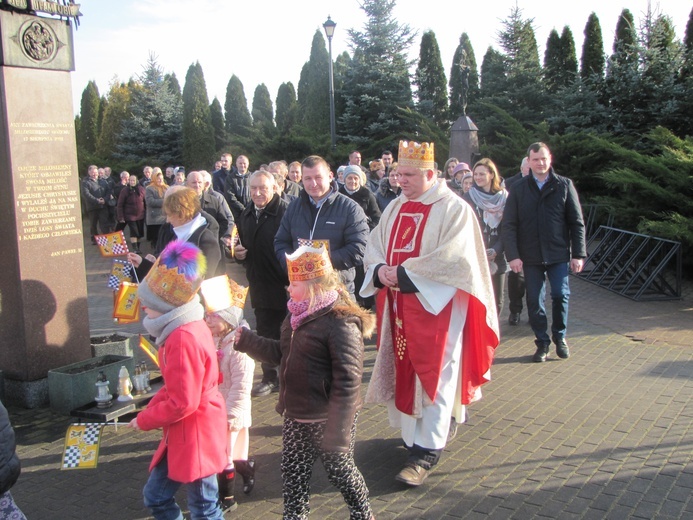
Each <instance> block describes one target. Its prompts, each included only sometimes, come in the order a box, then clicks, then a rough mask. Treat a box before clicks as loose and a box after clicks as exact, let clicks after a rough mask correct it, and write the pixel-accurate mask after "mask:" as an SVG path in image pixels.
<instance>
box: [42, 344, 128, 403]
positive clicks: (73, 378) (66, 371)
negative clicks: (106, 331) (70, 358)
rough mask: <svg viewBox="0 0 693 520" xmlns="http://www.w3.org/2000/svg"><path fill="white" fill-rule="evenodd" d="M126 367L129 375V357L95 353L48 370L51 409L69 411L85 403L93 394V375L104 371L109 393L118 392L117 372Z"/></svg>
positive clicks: (94, 394) (94, 391)
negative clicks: (92, 356)
mask: <svg viewBox="0 0 693 520" xmlns="http://www.w3.org/2000/svg"><path fill="white" fill-rule="evenodd" d="M123 365H124V366H125V367H126V368H127V369H128V372H130V374H134V373H135V360H134V358H133V357H132V356H115V355H107V356H98V357H94V358H91V359H87V360H85V361H80V362H78V363H72V364H71V365H66V366H64V367H59V368H54V369H53V370H49V371H48V397H49V400H50V406H51V409H52V410H53V411H55V412H58V413H65V414H69V413H70V412H71V411H72V410H74V409H75V408H77V407H79V406H84V405H85V404H88V403H90V402H92V401H93V400H94V397H95V396H96V376H98V375H99V371H101V370H103V372H104V374H106V378H107V379H108V381H109V383H110V384H109V385H108V388H109V391H110V393H111V394H116V393H118V372H120V367H121V366H123Z"/></svg>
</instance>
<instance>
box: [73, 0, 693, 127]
mask: <svg viewBox="0 0 693 520" xmlns="http://www.w3.org/2000/svg"><path fill="white" fill-rule="evenodd" d="M77 3H80V4H81V12H82V14H83V16H82V17H81V18H80V26H79V27H78V28H77V29H76V30H74V45H75V65H76V70H75V72H73V73H72V90H73V103H74V109H75V113H78V112H79V103H80V98H81V95H82V91H83V90H84V88H85V87H86V85H87V83H88V82H89V81H90V80H94V81H96V84H97V86H98V88H99V93H100V94H101V95H105V94H107V92H108V89H109V86H110V84H111V83H112V82H113V81H114V79H116V78H117V80H118V81H127V80H128V79H129V78H130V77H137V76H138V75H139V74H141V73H142V71H143V68H144V66H145V64H146V62H147V59H148V57H149V55H150V53H153V54H154V55H155V56H156V60H157V62H158V63H159V65H160V66H161V68H162V69H163V70H164V72H165V73H170V72H174V73H175V74H176V76H177V77H178V81H179V82H180V84H181V88H182V87H183V84H184V81H185V75H186V73H187V70H188V67H189V66H190V65H191V64H192V63H194V62H195V61H199V62H200V64H201V65H202V70H203V72H204V75H205V80H206V84H207V92H208V94H209V100H210V102H211V101H212V99H213V98H214V97H215V96H216V97H218V98H219V101H220V102H221V104H222V106H223V105H224V99H225V96H226V86H227V84H228V82H229V79H230V78H231V76H232V75H233V74H235V75H236V76H238V77H239V78H240V80H241V82H242V83H243V86H244V90H245V95H246V98H247V99H248V104H251V103H252V98H253V93H254V91H255V88H256V87H257V85H259V84H260V83H264V84H265V85H266V86H267V88H268V90H269V92H270V96H271V98H272V100H273V101H274V100H275V99H276V96H277V91H278V89H279V86H280V85H281V84H282V83H284V82H287V81H291V82H292V83H293V84H294V87H297V86H298V79H299V76H300V73H301V68H302V67H303V64H304V63H305V62H306V61H308V59H309V57H310V47H311V43H312V40H313V35H314V34H315V31H316V30H320V31H321V32H323V29H322V24H323V23H324V22H325V20H327V17H328V16H331V18H332V20H333V21H335V22H336V23H337V26H336V30H335V34H334V37H333V39H332V54H333V58H336V57H337V55H338V54H340V53H342V52H344V51H345V50H346V51H349V38H348V33H347V31H348V29H356V30H362V29H363V27H364V25H365V23H366V20H367V18H366V15H365V13H364V11H363V10H362V9H361V8H360V2H359V1H358V0H294V1H286V0H265V1H262V0H195V2H192V1H190V0H118V1H116V0H82V1H81V2H80V1H79V0H77ZM516 3H517V5H518V6H519V8H520V9H522V15H523V17H524V18H532V19H534V27H535V35H536V38H537V43H538V45H539V53H540V58H541V60H542V62H543V55H544V49H545V45H546V40H547V38H548V36H549V33H550V32H551V30H552V29H554V28H555V29H556V30H557V31H558V32H559V34H560V33H561V31H562V30H563V27H564V26H565V25H568V26H569V27H570V29H571V30H572V32H573V36H574V38H575V44H576V49H577V54H578V59H579V56H580V54H581V49H582V41H583V31H584V28H585V24H586V23H587V18H588V17H589V15H590V13H591V12H595V13H596V14H597V16H598V17H599V21H600V24H601V28H602V35H603V39H604V44H605V52H607V53H609V52H610V50H611V46H612V43H613V38H614V31H615V28H616V22H617V21H618V16H619V14H620V13H621V10H622V9H624V8H628V9H629V10H630V11H631V13H633V15H634V17H635V21H636V23H637V24H639V23H640V21H641V20H642V19H643V14H644V13H645V12H646V10H647V6H648V3H650V2H648V1H647V0H582V1H578V2H573V1H565V0H548V1H547V0H485V1H482V2H478V1H469V0H458V1H455V0H427V1H425V2H424V1H414V0H398V1H397V2H396V5H395V7H394V10H393V17H394V18H395V19H396V20H397V21H398V22H400V23H403V24H408V25H409V26H410V27H411V28H412V29H413V30H415V31H416V32H417V33H418V34H417V36H416V38H415V40H414V44H413V45H412V47H411V49H410V58H412V59H416V58H417V57H418V53H419V48H420V44H421V35H422V34H423V33H424V32H426V31H428V30H433V31H434V32H435V35H436V38H437V40H438V45H439V47H440V52H441V58H442V61H443V66H444V68H445V71H446V75H447V76H449V73H450V67H451V65H452V57H453V54H454V52H455V49H456V48H457V45H458V44H459V39H460V36H461V35H462V33H463V32H466V33H467V34H468V35H469V38H470V40H471V42H472V46H473V48H474V53H475V56H476V60H477V63H478V64H479V66H480V65H481V61H482V59H483V56H484V54H485V53H486V50H487V48H488V47H489V46H493V47H494V48H495V49H497V50H500V46H499V45H498V42H497V35H498V32H499V31H500V30H501V29H502V24H501V22H502V20H504V19H506V18H507V17H508V15H509V14H510V11H511V9H512V8H513V7H514V6H515V5H516ZM651 5H652V10H653V11H654V12H661V13H663V14H666V15H668V16H670V17H671V18H672V20H673V22H674V26H675V29H676V33H677V36H678V37H679V38H680V39H683V35H684V32H685V27H686V23H687V21H688V17H689V14H690V12H691V9H692V8H693V1H692V2H687V1H685V0H660V1H659V2H657V1H656V0H653V1H652V2H651ZM323 35H324V33H323ZM325 41H326V42H327V39H325Z"/></svg>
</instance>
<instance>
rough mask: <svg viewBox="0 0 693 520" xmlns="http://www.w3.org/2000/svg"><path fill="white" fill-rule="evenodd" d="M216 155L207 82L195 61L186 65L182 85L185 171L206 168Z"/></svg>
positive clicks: (200, 67) (198, 63)
mask: <svg viewBox="0 0 693 520" xmlns="http://www.w3.org/2000/svg"><path fill="white" fill-rule="evenodd" d="M215 155H216V146H215V143H214V127H213V126H212V116H211V114H210V110H209V98H208V97H207V85H206V83H205V77H204V73H203V72H202V66H201V65H200V62H199V61H197V62H195V63H193V64H192V65H190V67H189V68H188V73H187V74H186V75H185V86H184V87H183V162H184V164H185V165H186V167H187V169H188V171H190V170H198V169H205V168H208V167H209V165H210V164H211V163H212V161H213V160H214V156H215Z"/></svg>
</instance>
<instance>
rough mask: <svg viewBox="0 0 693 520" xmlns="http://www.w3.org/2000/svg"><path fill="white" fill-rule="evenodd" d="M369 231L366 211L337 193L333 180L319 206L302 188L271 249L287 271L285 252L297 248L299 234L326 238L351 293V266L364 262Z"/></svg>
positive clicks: (352, 268)
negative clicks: (329, 190) (318, 206)
mask: <svg viewBox="0 0 693 520" xmlns="http://www.w3.org/2000/svg"><path fill="white" fill-rule="evenodd" d="M311 231H313V233H312V237H311ZM368 233H369V231H368V224H367V223H366V214H365V213H364V212H363V210H362V209H361V207H360V206H359V205H358V204H356V202H354V201H353V200H351V199H350V198H349V197H345V196H344V195H342V194H341V193H339V192H338V187H337V182H335V181H332V193H330V195H328V196H327V199H326V200H325V201H324V202H323V204H322V206H321V207H320V209H319V210H318V209H317V208H316V207H315V205H313V203H312V201H311V200H310V196H309V195H308V193H307V192H306V190H305V189H304V190H302V191H301V194H300V195H299V197H298V198H297V199H296V200H294V201H292V202H291V204H289V207H288V208H287V209H286V213H285V214H284V218H282V221H281V224H280V226H279V230H278V231H277V235H276V236H275V238H274V252H275V254H276V255H277V259H278V260H279V262H280V263H281V264H282V267H283V268H284V270H285V271H286V256H285V255H286V253H288V254H291V253H293V252H294V251H296V249H298V239H299V238H304V239H310V238H312V239H314V240H316V239H321V240H329V242H330V259H331V260H332V266H333V267H334V268H335V269H336V270H337V271H340V274H341V275H342V279H343V280H344V283H345V285H346V286H347V289H348V290H349V292H351V293H352V294H353V293H354V276H355V271H354V268H355V267H356V266H357V265H361V264H362V263H363V254H364V253H365V251H366V241H367V240H368Z"/></svg>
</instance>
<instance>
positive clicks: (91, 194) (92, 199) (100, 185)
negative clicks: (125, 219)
mask: <svg viewBox="0 0 693 520" xmlns="http://www.w3.org/2000/svg"><path fill="white" fill-rule="evenodd" d="M112 195H113V191H112V190H111V187H110V186H109V185H108V183H107V182H106V181H105V180H103V179H98V178H97V179H92V178H91V177H85V178H84V179H83V180H82V199H83V200H84V204H85V206H86V210H87V211H92V210H96V209H101V208H105V207H106V203H107V202H108V199H110V198H111V196H112ZM99 199H103V200H104V203H103V204H100V203H99Z"/></svg>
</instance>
